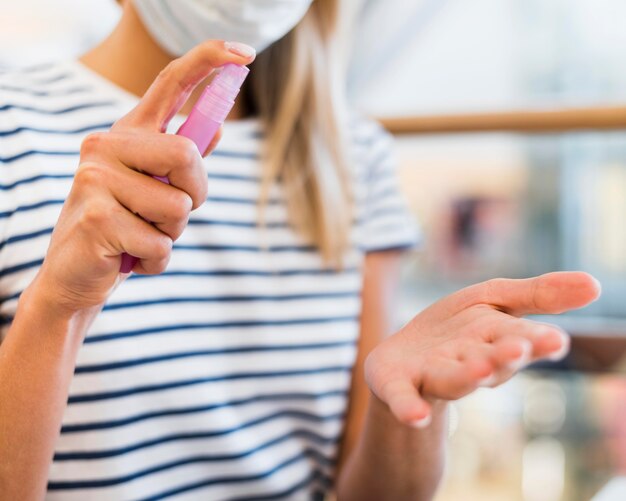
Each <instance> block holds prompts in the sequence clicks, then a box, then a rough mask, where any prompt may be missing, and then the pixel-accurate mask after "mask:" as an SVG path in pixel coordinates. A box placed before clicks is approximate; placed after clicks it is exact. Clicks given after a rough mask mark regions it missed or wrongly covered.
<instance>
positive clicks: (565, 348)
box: [548, 337, 569, 362]
mask: <svg viewBox="0 0 626 501" xmlns="http://www.w3.org/2000/svg"><path fill="white" fill-rule="evenodd" d="M568 353H569V340H567V339H566V338H565V337H563V342H562V344H561V347H560V348H559V349H558V350H556V351H554V352H552V353H550V355H548V360H550V361H552V362H560V361H561V360H563V359H564V358H565V357H566V356H567V354H568Z"/></svg>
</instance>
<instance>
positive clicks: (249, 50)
mask: <svg viewBox="0 0 626 501" xmlns="http://www.w3.org/2000/svg"><path fill="white" fill-rule="evenodd" d="M224 48H225V49H226V50H228V51H230V52H232V53H233V54H237V55H238V56H243V57H252V56H254V55H256V50H255V49H254V47H250V46H249V45H246V44H245V43H240V42H224Z"/></svg>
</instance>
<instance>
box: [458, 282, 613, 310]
mask: <svg viewBox="0 0 626 501" xmlns="http://www.w3.org/2000/svg"><path fill="white" fill-rule="evenodd" d="M601 290H602V287H601V285H600V282H598V281H597V280H596V279H595V278H594V277H592V276H591V275H589V274H588V273H583V272H556V273H548V274H546V275H541V276H539V277H535V278H528V279H523V280H510V279H502V278H500V279H495V280H489V281H487V282H483V283H481V284H478V285H474V286H472V287H468V288H467V289H463V290H462V291H460V292H458V293H456V294H453V295H452V296H449V297H448V300H449V304H448V305H447V306H448V307H449V308H451V309H453V310H454V311H455V312H459V311H461V310H464V309H466V308H469V307H471V306H476V305H479V304H486V305H490V306H493V307H495V308H497V309H499V310H501V311H503V312H505V313H508V314H510V315H514V316H524V315H531V314H549V315H553V314H560V313H564V312H566V311H570V310H576V309H579V308H583V307H585V306H587V305H588V304H590V303H592V302H593V301H595V300H597V299H598V298H599V297H600V294H601Z"/></svg>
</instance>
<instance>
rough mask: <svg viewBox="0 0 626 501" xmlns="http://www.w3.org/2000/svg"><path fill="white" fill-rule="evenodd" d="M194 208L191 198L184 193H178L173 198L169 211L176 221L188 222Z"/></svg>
mask: <svg viewBox="0 0 626 501" xmlns="http://www.w3.org/2000/svg"><path fill="white" fill-rule="evenodd" d="M192 206H193V201H192V200H191V197H190V196H189V195H188V194H187V193H185V192H183V191H178V192H175V194H174V195H173V196H172V200H171V201H170V204H169V209H168V210H169V213H170V214H171V216H172V218H173V219H174V220H176V221H185V222H186V221H187V219H188V218H189V214H190V213H191V209H192Z"/></svg>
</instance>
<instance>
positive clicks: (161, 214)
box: [96, 164, 193, 240]
mask: <svg viewBox="0 0 626 501" xmlns="http://www.w3.org/2000/svg"><path fill="white" fill-rule="evenodd" d="M96 168H97V167H96ZM104 169H106V170H107V183H108V187H109V189H110V191H111V194H112V195H113V197H115V199H116V200H117V201H118V202H119V203H120V204H121V205H123V206H124V207H125V208H126V209H128V210H129V211H130V212H131V213H133V214H136V215H137V217H141V218H142V219H144V220H147V221H149V222H150V223H152V224H153V225H154V226H156V227H157V228H158V229H159V230H160V231H161V232H163V233H165V234H166V235H168V236H169V237H170V238H171V239H172V240H177V239H178V238H179V237H180V235H181V234H182V233H183V231H184V230H185V228H186V226H187V222H188V221H189V214H190V213H191V210H192V203H193V202H192V200H191V197H190V196H189V195H188V194H187V193H185V192H184V191H182V190H179V189H178V188H175V187H173V186H171V185H168V184H165V183H162V182H161V181H158V180H156V179H153V178H152V177H150V176H146V175H145V174H141V173H139V172H136V171H134V170H132V169H128V168H126V167H125V166H124V165H121V164H117V165H115V164H114V165H111V164H110V165H108V166H107V167H104Z"/></svg>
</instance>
